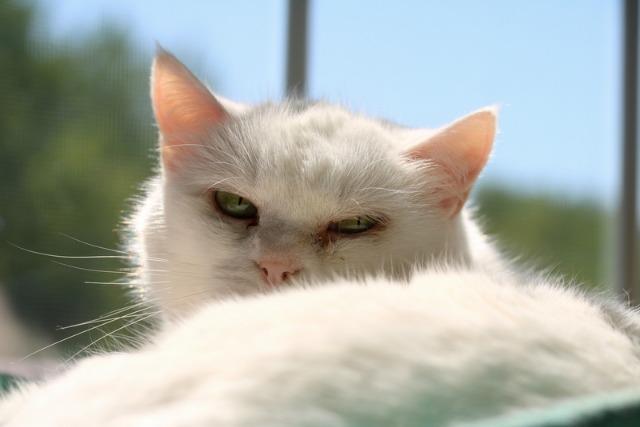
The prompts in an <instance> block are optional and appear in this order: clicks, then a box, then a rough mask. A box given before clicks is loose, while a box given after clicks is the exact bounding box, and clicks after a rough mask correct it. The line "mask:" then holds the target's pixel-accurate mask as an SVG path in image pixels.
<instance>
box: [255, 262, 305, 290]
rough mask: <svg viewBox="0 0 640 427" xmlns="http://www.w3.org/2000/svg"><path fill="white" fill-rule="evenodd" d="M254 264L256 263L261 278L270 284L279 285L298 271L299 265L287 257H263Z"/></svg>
mask: <svg viewBox="0 0 640 427" xmlns="http://www.w3.org/2000/svg"><path fill="white" fill-rule="evenodd" d="M256 264H258V268H260V271H261V272H262V278H263V279H264V281H265V282H267V283H268V284H270V285H279V284H280V283H282V282H284V281H286V280H287V279H289V277H291V276H293V275H294V274H296V273H297V272H298V271H300V267H299V266H298V264H297V263H296V262H294V261H292V260H287V259H280V258H276V259H270V258H265V259H263V260H260V261H258V262H257V263H256Z"/></svg>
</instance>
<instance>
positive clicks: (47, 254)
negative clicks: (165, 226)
mask: <svg viewBox="0 0 640 427" xmlns="http://www.w3.org/2000/svg"><path fill="white" fill-rule="evenodd" d="M7 243H9V244H10V245H11V246H13V247H14V248H18V249H20V250H23V251H25V252H30V253H32V254H36V255H42V256H48V257H51V258H69V259H101V258H107V259H114V258H117V259H129V257H127V256H123V255H78V256H72V255H56V254H50V253H46V252H39V251H34V250H32V249H27V248H23V247H22V246H19V245H16V244H15V243H12V242H7Z"/></svg>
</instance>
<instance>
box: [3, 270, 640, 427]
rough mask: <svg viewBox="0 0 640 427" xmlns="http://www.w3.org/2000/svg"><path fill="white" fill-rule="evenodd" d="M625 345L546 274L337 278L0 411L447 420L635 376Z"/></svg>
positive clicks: (129, 420)
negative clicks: (544, 278) (507, 278)
mask: <svg viewBox="0 0 640 427" xmlns="http://www.w3.org/2000/svg"><path fill="white" fill-rule="evenodd" d="M628 316H629V318H628V320H629V321H630V322H633V323H635V324H636V325H637V324H638V321H637V318H635V317H633V316H635V315H633V314H631V313H628ZM638 350H639V348H638V346H637V344H634V342H633V339H632V338H631V337H629V336H627V335H626V334H625V333H624V332H623V331H621V330H619V329H617V328H616V327H615V326H614V325H613V324H612V323H611V322H610V319H609V317H608V316H607V315H606V314H605V313H604V311H603V310H602V308H601V306H600V305H599V304H596V303H594V302H592V301H591V300H590V299H588V298H585V297H583V296H582V295H580V294H578V293H576V292H575V291H572V290H568V289H565V288H563V287H562V286H560V285H559V284H557V283H553V282H551V283H550V282H536V281H530V282H527V283H520V284H518V285H513V284H511V283H509V282H504V283H502V282H501V281H500V280H496V279H494V278H492V276H491V275H488V274H484V273H474V272H463V271H459V272H458V271H451V270H449V271H448V272H425V273H420V274H418V275H416V276H414V278H413V279H412V280H411V282H410V284H409V285H398V284H397V283H395V282H392V281H388V280H385V279H375V280H374V279H370V280H367V282H366V285H365V284H362V283H358V282H349V281H344V280H340V281H336V282H335V283H333V284H332V285H325V286H316V287H312V288H302V289H291V290H288V291H286V292H282V293H272V294H270V295H266V296H256V297H245V298H244V299H234V300H227V301H225V302H219V303H214V304H210V305H208V306H207V307H206V308H204V309H203V310H201V311H199V312H198V313H197V314H196V315H194V316H192V317H191V318H188V319H186V320H184V321H181V322H178V324H176V325H174V326H171V327H168V328H167V329H166V331H165V332H164V333H162V334H160V335H159V336H158V337H156V339H155V341H154V342H153V343H151V344H150V345H148V346H147V347H146V348H144V349H142V350H141V351H139V352H137V353H134V354H128V355H106V356H98V357H92V358H90V359H88V360H85V361H83V362H81V363H80V364H79V365H78V366H77V367H76V368H74V369H72V370H71V371H70V372H68V373H67V374H65V375H63V376H61V377H60V378H59V379H57V380H54V381H51V382H49V383H47V384H45V385H44V386H42V387H41V388H35V389H34V388H33V387H32V389H29V388H27V389H26V391H25V392H24V394H23V395H15V396H14V397H13V401H11V400H10V401H8V402H5V404H4V407H0V423H1V422H2V421H4V422H5V423H6V426H7V427H13V426H29V425H50V426H68V427H71V426H84V425H88V424H90V425H94V426H130V425H131V426H133V425H135V426H174V427H176V426H202V425H215V426H292V427H293V426H323V427H330V426H341V427H342V426H358V425H362V426H394V425H396V426H407V427H409V426H425V425H428V426H440V425H450V424H452V423H454V422H459V421H464V420H476V419H480V418H482V417H489V416H492V415H498V414H503V413H505V412H509V411H513V410H517V409H522V408H530V407H541V406H544V405H548V404H550V403H552V402H557V401H559V400H561V399H566V398H569V397H573V396H581V395H586V394H589V393H595V392H599V391H607V390H614V389H618V388H622V387H630V386H637V385H638V384H639V382H638V381H639V380H640V361H639V359H638ZM3 425H5V424H3Z"/></svg>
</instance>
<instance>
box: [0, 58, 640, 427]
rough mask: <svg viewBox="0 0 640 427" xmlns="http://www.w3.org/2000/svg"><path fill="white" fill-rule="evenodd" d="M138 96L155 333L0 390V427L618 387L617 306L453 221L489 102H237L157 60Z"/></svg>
mask: <svg viewBox="0 0 640 427" xmlns="http://www.w3.org/2000/svg"><path fill="white" fill-rule="evenodd" d="M152 100H153V105H154V112H155V115H156V119H157V122H158V127H159V131H160V144H159V147H160V158H161V165H160V170H159V174H158V176H157V177H155V178H154V179H152V180H151V181H150V182H149V183H148V184H147V187H146V192H145V195H144V197H143V200H142V201H141V202H140V204H139V206H138V208H137V209H136V212H135V214H134V215H133V216H132V218H131V219H130V227H129V228H130V234H131V245H130V249H131V252H132V253H133V254H134V255H135V260H136V262H137V264H138V266H139V271H138V274H137V277H136V279H135V282H137V283H138V286H137V287H136V288H135V291H136V292H137V293H138V294H139V296H140V297H141V298H142V299H143V301H145V302H146V303H148V304H150V305H151V306H152V307H154V308H155V309H157V310H158V311H159V312H161V314H162V315H163V316H162V317H163V319H164V322H163V326H162V327H161V330H160V332H159V333H158V334H156V335H154V336H150V337H145V338H144V341H145V342H146V344H145V345H143V346H142V348H140V349H139V350H136V351H132V352H129V353H122V354H105V355H96V356H92V357H89V358H87V359H86V360H83V361H81V362H80V363H79V364H78V365H77V366H75V367H73V368H71V369H70V370H69V371H68V372H66V373H63V374H62V375H60V376H59V377H58V378H55V379H52V380H50V381H48V382H45V383H43V384H41V385H27V386H25V387H23V388H22V389H20V390H18V391H16V392H14V393H13V394H12V395H10V396H8V397H7V398H5V399H4V400H3V401H2V402H0V424H2V425H3V426H4V425H6V426H11V427H17V426H27V425H43V424H46V425H60V426H76V425H78V426H79V425H87V424H91V425H95V426H129V425H136V426H144V425H149V426H162V425H167V426H169V425H170V426H201V425H216V426H336V427H338V426H340V427H342V426H361V425H362V426H365V425H366V426H394V425H397V426H424V425H429V426H441V425H452V424H455V423H458V422H463V421H468V420H475V419H479V418H483V417H489V416H494V415H500V414H503V413H505V412H510V411H514V410H518V409H523V408H531V407H541V406H544V405H548V404H550V403H553V402H557V401H559V400H562V399H566V398H571V397H575V396H583V395H586V394H591V393H597V392H606V391H610V390H615V389H620V388H626V387H635V386H638V385H639V383H638V380H639V379H640V360H639V358H638V357H639V354H640V348H639V344H638V341H639V338H640V320H638V315H637V314H636V313H635V312H634V311H632V310H629V309H628V308H626V307H624V306H623V305H621V304H618V303H616V302H615V301H606V300H600V299H598V298H595V297H588V296H587V295H585V294H581V293H580V292H578V291H575V290H571V289H568V288H566V287H564V286H562V285H561V284H560V283H559V282H558V281H555V280H553V279H548V280H543V279H539V278H536V276H533V275H529V276H527V275H520V274H515V273H514V272H512V271H511V268H510V267H508V266H507V264H506V263H505V262H504V261H502V259H501V257H500V256H499V255H498V253H497V251H496V250H495V249H494V248H493V247H492V245H491V243H490V242H489V241H488V239H487V238H486V237H485V236H484V235H483V234H482V233H481V231H480V230H479V228H478V227H477V226H476V225H475V223H474V221H473V219H472V217H471V215H470V213H469V211H468V210H467V209H466V208H464V204H465V202H466V199H467V196H468V194H469V191H470V190H471V187H472V185H473V183H474V181H475V180H476V178H477V177H478V175H479V173H480V171H481V170H482V168H483V167H484V165H485V163H486V162H487V159H488V157H489V154H490V151H491V146H492V143H493V139H494V135H495V129H496V111H495V109H493V108H486V109H482V110H478V111H476V112H474V113H471V114H469V115H467V116H465V117H463V118H461V119H459V120H457V121H454V122H453V123H451V124H449V125H446V126H444V127H442V128H440V129H436V130H413V129H405V128H402V127H399V126H396V125H393V124H390V123H387V122H384V121H380V120H373V119H369V118H366V117H362V116H359V115H357V114H354V113H351V112H348V111H346V110H344V109H342V108H340V107H336V106H333V105H328V104H324V103H302V102H299V101H287V102H284V103H281V104H265V105H261V106H256V107H249V106H243V105H239V104H235V103H232V102H230V101H226V100H224V99H222V98H220V97H216V96H215V95H213V94H212V93H211V92H210V91H209V90H208V89H207V88H206V87H204V85H202V84H201V83H200V82H199V81H198V80H197V79H196V78H195V77H194V76H193V75H192V74H191V73H190V72H189V71H188V70H187V69H186V68H185V67H184V66H183V65H182V64H180V63H179V62H178V61H177V60H176V59H175V58H174V57H173V56H171V55H170V54H168V53H167V52H164V51H160V52H159V54H158V56H157V58H156V60H155V62H154V68H153V76H152ZM143 313H146V312H143Z"/></svg>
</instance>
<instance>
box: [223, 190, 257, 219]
mask: <svg viewBox="0 0 640 427" xmlns="http://www.w3.org/2000/svg"><path fill="white" fill-rule="evenodd" d="M213 200H214V202H215V204H216V206H218V208H219V209H220V210H221V211H222V213H224V214H225V215H228V216H230V217H232V218H237V219H255V218H256V217H257V216H258V208H256V207H255V205H254V204H253V203H251V202H250V201H249V200H247V199H245V198H244V197H242V196H238V195H237V194H233V193H228V192H226V191H216V192H215V193H214V195H213Z"/></svg>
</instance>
